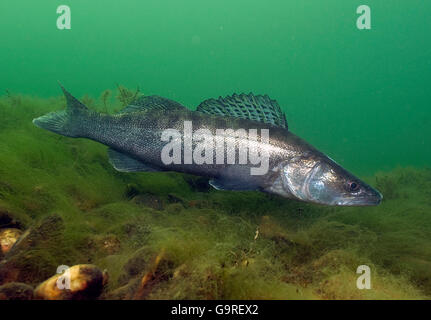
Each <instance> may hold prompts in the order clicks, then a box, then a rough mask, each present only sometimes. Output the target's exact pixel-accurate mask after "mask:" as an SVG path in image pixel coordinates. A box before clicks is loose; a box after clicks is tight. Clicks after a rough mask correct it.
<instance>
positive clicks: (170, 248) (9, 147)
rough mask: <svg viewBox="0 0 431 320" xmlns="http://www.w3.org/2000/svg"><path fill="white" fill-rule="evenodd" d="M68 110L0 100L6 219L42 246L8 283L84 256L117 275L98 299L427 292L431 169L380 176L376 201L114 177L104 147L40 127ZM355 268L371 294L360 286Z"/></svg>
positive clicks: (177, 178) (23, 253)
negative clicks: (38, 122) (362, 270)
mask: <svg viewBox="0 0 431 320" xmlns="http://www.w3.org/2000/svg"><path fill="white" fill-rule="evenodd" d="M129 92H130V91H129ZM135 94H136V93H133V94H126V95H125V96H124V97H134V96H135ZM103 96H104V95H103V94H102V95H101V99H100V100H101V104H99V106H100V105H102V108H105V104H104V102H103ZM108 97H109V95H107V94H106V106H108V107H109V108H111V107H115V106H116V105H120V104H121V105H122V104H124V103H126V102H125V100H124V98H123V97H122V98H121V99H122V100H118V99H120V98H117V101H115V102H113V103H112V105H108V102H107V101H108ZM62 105H64V101H63V100H62V98H60V97H58V98H51V99H40V98H35V97H29V96H22V97H21V102H20V108H16V107H15V106H14V104H13V102H12V101H11V99H10V98H9V97H8V96H3V97H0V106H1V107H0V116H1V121H0V137H1V139H0V150H2V153H1V155H0V228H6V227H11V226H12V227H15V228H19V229H21V230H23V231H29V233H28V234H31V237H30V240H33V243H34V246H33V247H31V249H30V248H27V247H25V246H23V245H21V246H20V247H18V246H17V247H16V248H15V252H12V251H11V253H10V256H9V257H8V261H11V262H9V264H8V265H7V266H6V267H5V266H3V267H2V268H0V269H1V270H0V284H2V283H4V282H8V281H10V280H12V278H10V277H11V275H13V274H15V275H18V278H17V279H15V280H17V281H21V282H26V283H28V284H32V285H37V284H39V283H40V282H42V281H44V280H46V279H47V278H48V277H50V276H52V275H53V274H55V272H56V267H57V266H58V265H61V264H65V265H70V266H72V265H76V264H88V263H89V264H95V265H97V266H98V267H99V268H100V269H101V270H103V269H107V270H108V273H109V282H108V284H107V286H106V287H105V290H104V292H103V294H102V296H101V298H130V299H134V298H141V299H167V298H170V299H220V298H221V299H252V298H255V299H259V298H262V299H399V298H411V299H416V298H427V299H429V298H431V280H430V279H431V267H430V261H431V231H430V230H431V215H430V212H431V202H430V194H431V182H430V181H431V179H430V178H431V173H430V170H426V169H417V168H398V169H395V170H392V171H390V172H384V173H378V174H377V184H378V187H379V189H382V192H383V194H384V196H385V198H384V199H385V201H384V202H383V203H382V204H381V205H380V206H378V207H373V208H370V207H368V208H354V207H351V208H333V207H324V206H316V205H311V204H305V203H300V202H296V201H289V200H286V199H282V198H279V197H275V196H270V195H266V194H263V193H257V192H228V191H216V190H214V189H210V188H208V186H207V184H206V181H204V180H202V179H200V178H198V177H193V176H188V175H182V174H179V173H169V172H167V173H133V174H132V173H119V172H117V171H115V170H114V169H113V168H112V167H111V165H110V164H109V162H108V159H107V155H106V147H104V146H102V145H99V144H97V143H94V142H91V141H85V140H80V139H75V140H74V139H69V138H65V137H59V136H57V135H55V134H51V133H49V132H46V131H43V130H38V129H37V128H36V127H34V126H33V124H32V123H31V120H32V119H33V118H35V117H37V116H39V115H41V114H44V113H46V112H49V111H52V110H58V109H60V108H61V106H62ZM97 106H98V104H97V103H95V107H97ZM59 140H62V141H61V143H58V141H59ZM375 179H376V178H375V177H370V181H371V182H372V181H373V180H375ZM51 231H52V232H53V234H50V232H51ZM49 239H52V240H49ZM24 244H25V242H24ZM158 257H159V258H158ZM0 259H1V257H0ZM3 261H5V260H3ZM156 261H158V262H157V263H156ZM360 264H366V265H368V266H370V268H371V270H372V290H358V289H357V288H356V279H357V276H358V275H357V274H356V268H357V266H358V265H360ZM13 271H16V273H13ZM2 277H3V278H2ZM143 280H144V281H143ZM143 283H144V285H142V284H143Z"/></svg>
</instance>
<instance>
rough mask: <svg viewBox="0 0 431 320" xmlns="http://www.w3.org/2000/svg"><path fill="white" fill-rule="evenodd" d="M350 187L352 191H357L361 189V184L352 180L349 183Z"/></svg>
mask: <svg viewBox="0 0 431 320" xmlns="http://www.w3.org/2000/svg"><path fill="white" fill-rule="evenodd" d="M348 189H349V191H350V192H356V191H358V190H359V184H357V183H356V182H354V181H352V182H349V183H348Z"/></svg>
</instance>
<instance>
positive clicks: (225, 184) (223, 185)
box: [209, 179, 258, 191]
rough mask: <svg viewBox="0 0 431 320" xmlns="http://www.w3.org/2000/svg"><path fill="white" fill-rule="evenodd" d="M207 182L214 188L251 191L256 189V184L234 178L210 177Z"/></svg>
mask: <svg viewBox="0 0 431 320" xmlns="http://www.w3.org/2000/svg"><path fill="white" fill-rule="evenodd" d="M209 184H210V185H211V186H212V187H213V188H214V189H216V190H234V191H251V190H257V189H258V186H256V185H249V184H244V183H242V182H238V181H234V180H222V179H211V180H210V181H209Z"/></svg>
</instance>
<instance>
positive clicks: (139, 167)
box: [108, 149, 162, 172]
mask: <svg viewBox="0 0 431 320" xmlns="http://www.w3.org/2000/svg"><path fill="white" fill-rule="evenodd" d="M108 157H109V162H110V163H111V164H112V166H113V167H114V169H115V170H117V171H120V172H139V171H162V170H161V169H159V168H155V167H152V166H149V165H147V164H145V163H143V162H141V161H139V160H137V159H135V158H133V157H131V156H129V155H127V154H124V153H121V152H118V151H116V150H114V149H108Z"/></svg>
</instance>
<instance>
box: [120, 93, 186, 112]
mask: <svg viewBox="0 0 431 320" xmlns="http://www.w3.org/2000/svg"><path fill="white" fill-rule="evenodd" d="M185 108H186V107H184V106H183V105H182V104H181V103H178V102H176V101H174V100H170V99H167V98H163V97H160V96H143V97H140V98H138V99H137V100H135V101H133V102H132V103H131V104H129V105H128V106H126V107H125V108H124V109H123V110H121V111H120V112H119V113H130V112H138V111H143V110H148V109H153V110H179V109H185Z"/></svg>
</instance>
